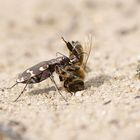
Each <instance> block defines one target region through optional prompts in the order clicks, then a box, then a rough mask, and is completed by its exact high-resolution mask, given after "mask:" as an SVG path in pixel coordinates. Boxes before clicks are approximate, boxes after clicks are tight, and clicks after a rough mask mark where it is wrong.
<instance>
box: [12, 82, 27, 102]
mask: <svg viewBox="0 0 140 140" xmlns="http://www.w3.org/2000/svg"><path fill="white" fill-rule="evenodd" d="M28 82H29V81H27V83H26V85H25V86H24V88H23V90H22V91H21V93H20V94H19V95H18V97H17V98H16V99H15V100H14V102H16V101H17V100H18V99H19V98H20V96H21V95H22V94H23V93H24V91H25V89H26V87H27V85H28Z"/></svg>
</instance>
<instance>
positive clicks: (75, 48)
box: [56, 37, 91, 93]
mask: <svg viewBox="0 0 140 140" xmlns="http://www.w3.org/2000/svg"><path fill="white" fill-rule="evenodd" d="M62 39H63V41H64V42H65V44H66V46H67V48H68V50H69V59H70V61H71V63H72V64H71V65H66V66H65V67H63V68H61V67H56V72H57V73H58V75H59V79H60V81H62V82H63V85H64V88H65V89H66V90H67V91H69V92H73V93H76V92H77V91H81V90H84V89H85V84H84V78H85V66H86V64H85V65H84V50H83V46H82V45H81V44H80V42H78V41H72V42H67V41H66V40H65V39H64V38H63V37H62ZM90 47H91V46H90ZM90 49H91V48H90ZM87 59H88V58H87ZM86 63H87V60H86Z"/></svg>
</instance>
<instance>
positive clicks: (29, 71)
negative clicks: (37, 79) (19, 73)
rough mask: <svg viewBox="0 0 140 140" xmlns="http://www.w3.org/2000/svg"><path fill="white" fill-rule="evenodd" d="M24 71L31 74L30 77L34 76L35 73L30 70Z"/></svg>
mask: <svg viewBox="0 0 140 140" xmlns="http://www.w3.org/2000/svg"><path fill="white" fill-rule="evenodd" d="M26 72H27V73H30V74H31V77H33V76H35V74H34V73H33V71H32V70H27V71H26Z"/></svg>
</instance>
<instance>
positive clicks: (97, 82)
mask: <svg viewBox="0 0 140 140" xmlns="http://www.w3.org/2000/svg"><path fill="white" fill-rule="evenodd" d="M110 79H112V77H111V76H108V75H99V76H96V77H92V78H91V79H89V80H88V81H86V82H85V89H88V88H90V87H91V86H93V87H100V86H101V85H103V84H104V82H106V81H108V82H109V81H110Z"/></svg>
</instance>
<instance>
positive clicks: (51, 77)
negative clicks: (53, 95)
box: [50, 75, 68, 102]
mask: <svg viewBox="0 0 140 140" xmlns="http://www.w3.org/2000/svg"><path fill="white" fill-rule="evenodd" d="M50 79H51V81H52V82H53V83H54V85H55V87H56V89H57V91H58V93H59V94H60V95H61V97H62V98H63V99H64V100H65V101H66V102H68V101H67V100H66V98H65V97H64V96H63V95H62V93H61V92H60V91H59V88H58V86H57V84H56V82H55V80H54V78H53V76H52V75H51V76H50Z"/></svg>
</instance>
